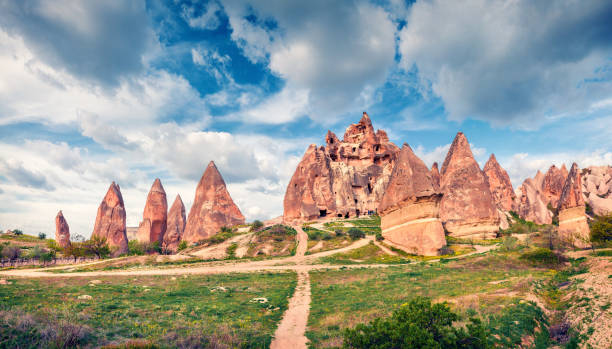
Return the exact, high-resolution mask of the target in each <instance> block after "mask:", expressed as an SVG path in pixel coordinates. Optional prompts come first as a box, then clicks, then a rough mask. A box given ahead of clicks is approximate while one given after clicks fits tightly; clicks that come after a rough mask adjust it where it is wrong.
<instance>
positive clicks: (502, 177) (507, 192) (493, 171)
mask: <svg viewBox="0 0 612 349" xmlns="http://www.w3.org/2000/svg"><path fill="white" fill-rule="evenodd" d="M483 172H484V175H485V177H486V178H487V181H488V182H489V189H490V191H491V194H493V199H494V200H495V204H496V205H497V208H498V209H500V210H502V211H510V210H512V205H513V203H514V200H515V198H516V195H515V194H514V190H513V189H512V183H511V182H510V176H508V172H506V170H504V169H503V168H502V167H501V165H500V164H499V163H498V162H497V159H496V158H495V154H491V156H490V157H489V160H488V161H487V163H486V164H485V166H484V168H483Z"/></svg>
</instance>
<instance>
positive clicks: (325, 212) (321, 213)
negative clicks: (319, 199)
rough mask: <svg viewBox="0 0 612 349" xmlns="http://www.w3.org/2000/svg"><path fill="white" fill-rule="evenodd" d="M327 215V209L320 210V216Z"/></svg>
mask: <svg viewBox="0 0 612 349" xmlns="http://www.w3.org/2000/svg"><path fill="white" fill-rule="evenodd" d="M325 216H327V210H319V217H325Z"/></svg>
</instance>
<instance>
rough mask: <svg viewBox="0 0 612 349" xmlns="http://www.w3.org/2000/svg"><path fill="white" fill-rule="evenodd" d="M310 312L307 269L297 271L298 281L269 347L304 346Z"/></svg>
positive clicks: (306, 339)
mask: <svg viewBox="0 0 612 349" xmlns="http://www.w3.org/2000/svg"><path fill="white" fill-rule="evenodd" d="M309 313H310V276H309V275H308V271H306V270H301V271H299V272H298V283H297V286H296V288H295V293H294V294H293V297H291V299H290V300H289V305H288V307H287V311H286V312H285V314H284V315H283V318H282V320H281V322H280V323H279V325H278V328H277V329H276V332H274V339H273V340H272V344H271V345H270V349H285V348H296V349H301V348H306V343H307V342H308V338H306V324H307V323H308V315H309Z"/></svg>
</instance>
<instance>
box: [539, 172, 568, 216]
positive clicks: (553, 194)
mask: <svg viewBox="0 0 612 349" xmlns="http://www.w3.org/2000/svg"><path fill="white" fill-rule="evenodd" d="M566 179H567V169H566V168H565V165H563V166H561V168H560V169H559V168H557V166H555V165H552V166H551V167H550V168H549V169H548V171H546V174H545V175H544V180H543V182H542V195H544V201H545V202H546V203H547V204H550V205H551V206H552V207H557V206H558V205H559V199H560V198H561V192H562V191H563V186H564V185H565V180H566Z"/></svg>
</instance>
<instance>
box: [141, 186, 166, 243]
mask: <svg viewBox="0 0 612 349" xmlns="http://www.w3.org/2000/svg"><path fill="white" fill-rule="evenodd" d="M167 218H168V201H167V200H166V191H165V190H164V187H163V186H162V184H161V181H160V180H159V178H156V179H155V181H154V182H153V185H152V186H151V190H150V191H149V195H148V196H147V202H146V204H145V207H144V212H143V214H142V222H140V225H139V226H138V241H140V242H147V243H149V242H151V243H155V242H156V243H158V244H159V246H160V247H161V245H162V243H163V241H164V234H165V233H166V220H167Z"/></svg>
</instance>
